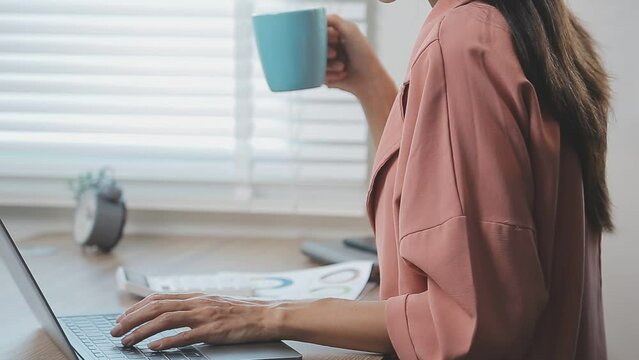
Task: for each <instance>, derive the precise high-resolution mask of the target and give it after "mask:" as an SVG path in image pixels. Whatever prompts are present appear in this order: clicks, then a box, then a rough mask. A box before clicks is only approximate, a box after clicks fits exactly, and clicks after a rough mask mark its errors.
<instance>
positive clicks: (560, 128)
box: [113, 0, 612, 360]
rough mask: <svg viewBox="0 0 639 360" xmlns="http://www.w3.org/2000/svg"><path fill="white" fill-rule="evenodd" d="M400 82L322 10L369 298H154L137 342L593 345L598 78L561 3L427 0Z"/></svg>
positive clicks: (522, 348)
mask: <svg viewBox="0 0 639 360" xmlns="http://www.w3.org/2000/svg"><path fill="white" fill-rule="evenodd" d="M431 3H432V4H433V5H434V8H433V11H432V12H431V13H430V15H429V16H428V18H427V20H426V23H425V24H424V26H423V28H422V30H421V33H420V34H419V38H418V40H417V44H416V46H415V48H414V51H413V55H412V60H411V62H410V67H409V70H408V72H407V76H406V81H405V82H404V84H403V85H402V87H401V89H400V90H399V92H398V91H397V89H396V87H395V85H394V84H393V81H392V80H391V79H390V77H389V76H388V74H387V73H386V71H385V70H384V69H383V67H382V66H381V65H380V62H379V61H378V59H377V58H376V57H375V55H374V54H373V52H372V50H371V48H370V47H369V45H368V44H367V42H366V40H365V39H364V37H363V36H362V34H361V33H359V31H358V30H357V28H356V26H355V25H354V24H351V23H348V22H345V21H343V20H342V19H340V18H338V17H335V16H333V17H331V18H330V19H329V25H330V29H329V39H330V40H329V43H330V44H329V47H330V51H329V69H328V74H327V84H328V85H329V86H331V87H337V88H341V89H343V90H346V91H349V92H351V93H353V94H354V95H355V96H357V98H358V99H359V100H360V102H361V104H362V106H363V108H364V110H365V112H366V116H367V118H368V122H369V125H370V129H371V132H372V135H373V139H374V141H375V144H377V153H376V158H375V165H374V169H373V178H372V182H371V188H370V192H369V198H368V210H369V217H370V220H371V224H372V225H373V228H374V230H375V234H376V238H377V243H378V248H379V260H380V268H381V299H382V300H380V301H374V302H355V301H344V300H335V299H327V300H318V301H307V302H284V303H272V302H252V301H251V302H249V301H239V300H232V299H225V298H218V297H207V296H201V295H199V294H184V295H156V296H152V297H150V298H147V299H145V300H143V301H142V302H140V303H138V304H137V305H135V306H133V307H132V308H131V309H129V310H128V311H126V313H125V314H123V315H122V316H121V318H120V319H119V325H118V326H117V327H116V328H115V329H114V330H113V335H114V336H121V335H124V334H126V333H127V332H128V331H130V330H131V329H133V328H135V327H136V326H140V325H141V326H140V327H139V328H137V329H136V330H134V331H133V332H132V333H131V334H129V335H127V336H126V337H124V338H123V343H124V344H125V345H133V344H135V343H137V342H139V341H141V340H142V339H144V338H147V337H149V336H150V335H152V334H155V333H157V332H159V331H162V330H165V329H168V328H176V327H190V328H191V329H192V330H190V331H187V332H185V333H183V334H181V335H179V336H176V337H172V338H165V339H162V340H159V341H156V342H154V343H152V344H151V347H152V348H153V349H167V348H171V347H176V346H181V345H186V344H190V343H197V342H207V343H214V344H218V343H234V342H245V341H261V340H273V339H292V340H300V341H306V342H314V343H319V344H326V345H332V346H338V347H344V348H352V349H361V350H369V351H376V352H383V353H390V352H393V351H394V352H396V353H397V355H398V356H399V357H400V358H402V359H422V360H426V359H452V358H473V359H522V358H523V359H562V360H565V359H605V358H606V344H605V334H604V323H603V315H602V303H601V269H600V239H601V233H602V231H606V230H611V229H612V221H611V215H610V209H609V208H610V205H609V200H608V194H607V188H606V183H605V155H606V128H607V114H608V102H609V89H608V83H607V78H606V73H605V71H604V69H603V68H602V65H601V62H600V60H599V58H598V56H597V55H596V53H595V51H594V50H593V45H592V40H591V38H590V37H589V35H588V33H587V32H586V31H585V30H584V29H583V28H582V27H581V25H580V24H579V22H578V21H577V20H576V19H575V17H574V16H573V15H572V14H571V13H570V12H569V10H568V9H567V8H566V7H565V5H564V2H563V0H520V1H510V0H486V1H485V2H479V1H471V0H439V1H436V0H431Z"/></svg>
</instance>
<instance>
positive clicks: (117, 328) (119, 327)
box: [111, 325, 122, 336]
mask: <svg viewBox="0 0 639 360" xmlns="http://www.w3.org/2000/svg"><path fill="white" fill-rule="evenodd" d="M120 331H122V325H116V326H115V327H114V328H113V329H111V336H118V335H119V334H120Z"/></svg>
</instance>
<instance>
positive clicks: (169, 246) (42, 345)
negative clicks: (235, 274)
mask: <svg viewBox="0 0 639 360" xmlns="http://www.w3.org/2000/svg"><path fill="white" fill-rule="evenodd" d="M300 242H301V241H296V240H274V239H246V238H244V239H240V238H232V239H230V238H229V239H208V238H169V237H161V236H132V237H128V238H126V239H123V240H122V243H121V244H120V245H119V246H118V247H117V249H116V250H115V251H114V253H113V254H110V255H104V254H93V253H83V251H82V250H81V249H80V248H79V247H78V246H76V245H75V244H73V243H72V241H71V238H70V236H69V235H51V236H46V237H39V238H35V239H31V240H28V241H22V242H20V243H19V244H18V246H19V247H20V248H21V251H22V252H23V255H24V256H25V258H26V260H27V262H28V264H29V266H30V268H31V270H32V272H33V273H34V276H35V277H36V279H37V281H38V283H39V284H40V286H41V288H42V290H43V292H44V294H45V296H46V297H47V299H48V300H49V303H50V304H51V306H52V308H53V309H54V311H55V312H56V313H57V314H62V315H72V314H83V313H84V314H87V313H107V312H120V311H121V310H123V309H124V308H126V307H128V306H130V305H132V304H133V303H135V301H136V299H135V298H133V297H131V296H129V295H127V294H121V293H118V292H117V290H116V284H115V277H114V272H115V269H116V268H117V267H118V266H120V265H123V266H126V267H128V268H131V269H134V270H138V271H140V272H144V273H147V274H168V273H171V272H175V271H179V272H182V273H204V272H214V271H220V270H240V271H280V270H292V269H298V268H304V267H310V266H314V264H313V263H311V262H310V261H309V260H307V259H306V258H305V257H304V256H303V255H301V254H300V252H299V251H298V249H299V246H300ZM0 289H1V290H0V359H46V360H62V359H65V357H64V356H63V355H62V353H61V352H60V351H59V350H58V348H57V347H56V346H55V345H54V344H53V343H52V342H51V340H49V338H48V336H47V335H46V334H45V333H44V332H43V331H42V330H40V327H39V324H38V323H37V321H36V319H35V317H34V316H33V315H32V313H31V311H30V310H29V308H28V306H27V305H26V303H25V302H24V300H23V299H22V296H21V295H20V293H19V292H18V289H17V288H16V286H15V284H14V283H13V280H12V279H11V277H10V276H9V274H8V273H7V271H6V270H5V269H4V268H3V267H2V266H0ZM371 296H374V295H371ZM289 344H290V345H291V346H292V347H294V348H295V349H296V350H298V351H299V352H300V353H302V354H303V355H304V358H305V359H379V358H381V357H380V356H377V355H371V354H365V353H360V352H353V351H347V350H341V349H334V348H328V347H323V346H317V345H311V344H304V343H298V342H289Z"/></svg>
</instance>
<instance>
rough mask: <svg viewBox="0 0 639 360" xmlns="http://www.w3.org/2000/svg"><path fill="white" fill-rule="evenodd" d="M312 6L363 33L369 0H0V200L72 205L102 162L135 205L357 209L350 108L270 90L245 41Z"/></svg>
mask: <svg viewBox="0 0 639 360" xmlns="http://www.w3.org/2000/svg"><path fill="white" fill-rule="evenodd" d="M317 6H323V7H326V8H327V9H328V11H329V12H339V13H340V15H341V16H343V17H345V18H348V19H351V20H353V21H356V22H357V24H358V25H359V26H360V28H361V29H363V30H364V31H366V30H367V25H368V24H367V15H368V14H367V4H366V0H327V1H321V2H320V1H307V0H273V1H268V2H266V1H257V0H216V1H210V0H183V1H174V0H111V1H108V2H105V1H102V0H0V185H2V186H0V198H1V199H2V200H0V202H3V203H18V204H20V203H29V204H36V205H37V204H38V203H41V204H69V203H70V198H71V197H70V193H69V192H68V190H67V189H66V187H65V183H66V181H67V180H68V179H70V178H72V177H74V176H76V175H78V174H79V173H82V172H84V171H87V170H94V169H97V168H99V167H102V166H110V167H112V168H113V169H114V170H115V173H116V176H117V177H118V178H119V179H121V181H122V182H123V185H124V186H125V192H126V196H127V200H128V202H129V205H130V206H131V207H133V208H152V209H161V208H179V209H191V210H193V209H212V210H216V209H217V210H224V211H226V210H232V211H247V212H264V211H266V212H277V213H280V212H284V213H308V214H332V215H335V214H349V215H361V214H362V211H363V201H364V196H365V192H366V185H367V172H368V158H369V153H368V133H367V127H366V124H365V119H364V114H363V112H362V110H361V108H360V106H359V104H358V103H357V102H356V100H355V98H354V97H353V96H351V95H350V94H347V93H344V92H340V91H337V90H329V89H326V88H320V89H312V90H306V91H299V92H293V93H277V94H275V93H272V92H270V90H269V89H268V87H267V85H266V81H265V78H264V74H263V73H262V69H261V65H260V63H259V59H258V57H257V51H256V48H255V44H254V41H253V38H252V27H251V26H252V25H251V14H253V13H258V12H262V11H281V10H292V9H299V8H310V7H317ZM20 183H22V184H24V186H28V185H29V184H32V185H33V184H38V185H37V186H32V187H31V188H25V189H20V188H19V184H20ZM142 184H146V186H145V185H142ZM2 189H6V191H5V190H2ZM8 189H10V190H8ZM320 194H321V196H320Z"/></svg>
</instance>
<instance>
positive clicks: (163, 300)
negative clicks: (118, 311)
mask: <svg viewBox="0 0 639 360" xmlns="http://www.w3.org/2000/svg"><path fill="white" fill-rule="evenodd" d="M273 307H274V304H272V303H270V302H267V301H248V300H246V301H245V300H240V299H232V298H224V297H219V296H207V295H204V294H200V293H194V294H154V295H151V296H148V297H147V298H145V299H144V300H142V301H140V302H138V303H137V304H135V305H134V306H132V307H131V308H129V309H128V310H127V311H126V312H124V313H123V314H122V315H121V316H120V317H119V318H118V319H117V320H116V323H117V325H116V326H115V327H114V328H113V330H111V335H113V336H116V337H119V336H123V335H125V334H127V333H128V332H129V331H131V330H133V329H135V330H133V331H132V332H131V333H130V334H128V335H127V336H125V337H124V338H123V339H122V345H124V346H127V347H128V346H133V345H135V344H137V343H139V342H140V341H143V340H145V339H147V338H149V337H151V336H153V335H155V334H158V333H160V332H162V331H165V330H170V329H177V328H190V330H186V331H184V332H182V333H180V334H178V335H175V336H169V337H166V338H163V339H160V340H156V341H153V342H151V343H150V344H149V348H150V349H151V350H165V349H170V348H175V347H181V346H187V345H191V344H197V343H208V344H231V343H243V342H258V341H270V340H279V339H277V334H276V331H275V327H274V326H273V323H272V321H271V316H270V315H271V310H273Z"/></svg>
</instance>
